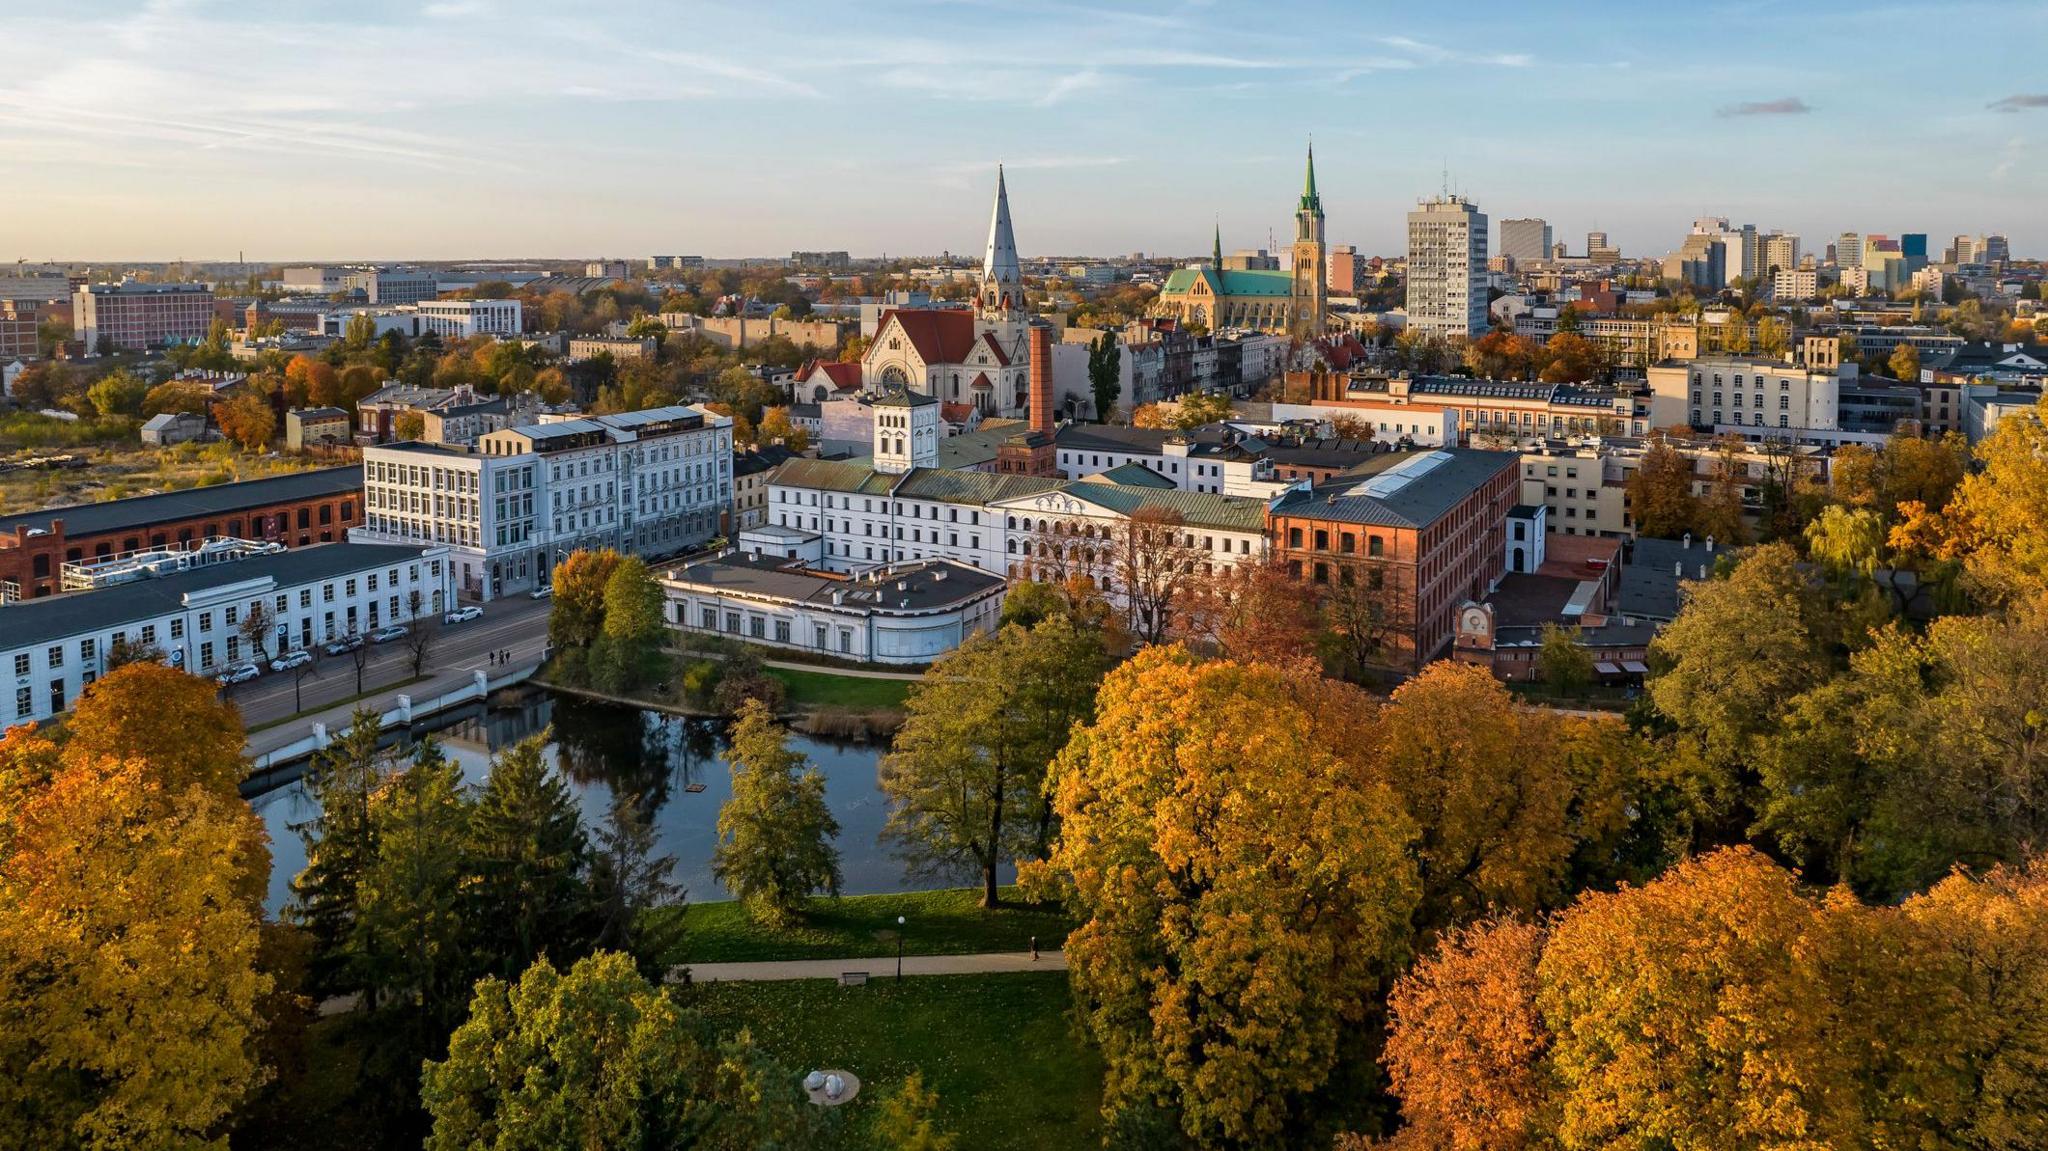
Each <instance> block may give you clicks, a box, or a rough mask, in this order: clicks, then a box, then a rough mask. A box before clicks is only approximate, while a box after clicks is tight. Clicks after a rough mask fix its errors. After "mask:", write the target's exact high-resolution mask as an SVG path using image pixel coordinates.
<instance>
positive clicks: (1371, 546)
mask: <svg viewBox="0 0 2048 1151" xmlns="http://www.w3.org/2000/svg"><path fill="white" fill-rule="evenodd" d="M1365 543H1366V547H1365V554H1367V555H1371V556H1381V555H1385V554H1387V541H1386V540H1384V539H1382V538H1380V537H1379V536H1367V537H1366V540H1365Z"/></svg>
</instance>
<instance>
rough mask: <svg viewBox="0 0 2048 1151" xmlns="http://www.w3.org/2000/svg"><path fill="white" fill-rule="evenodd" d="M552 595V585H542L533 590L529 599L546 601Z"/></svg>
mask: <svg viewBox="0 0 2048 1151" xmlns="http://www.w3.org/2000/svg"><path fill="white" fill-rule="evenodd" d="M553 594H555V585H553V584H551V583H544V584H542V585H540V586H539V587H537V588H535V589H533V594H532V596H531V597H530V598H532V599H546V598H548V597H549V596H551V595H553Z"/></svg>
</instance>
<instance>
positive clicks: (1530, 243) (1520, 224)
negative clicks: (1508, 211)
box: [1499, 216, 1550, 264]
mask: <svg viewBox="0 0 2048 1151" xmlns="http://www.w3.org/2000/svg"><path fill="white" fill-rule="evenodd" d="M1499 254H1500V255H1503V256H1506V257H1508V258H1509V259H1512V260H1513V261H1514V262H1515V263H1517V264H1527V263H1536V262H1538V261H1541V260H1547V259H1549V258H1550V222H1549V221H1548V220H1540V219H1537V218H1535V217H1533V216H1532V217H1529V218H1527V219H1521V220H1502V221H1501V222H1500V252H1499Z"/></svg>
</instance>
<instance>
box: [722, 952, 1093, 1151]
mask: <svg viewBox="0 0 2048 1151" xmlns="http://www.w3.org/2000/svg"><path fill="white" fill-rule="evenodd" d="M683 994H684V995H685V997H686V999H687V1000H688V1001H689V1002H690V1003H691V1004H692V1005H693V1006H695V1007H697V1008H698V1009H699V1010H701V1011H703V1012H704V1014H705V1015H706V1016H707V1017H709V1018H710V1019H711V1020H712V1021H713V1022H714V1023H715V1024H716V1026H717V1027H718V1029H719V1030H720V1031H721V1032H736V1031H738V1030H739V1029H740V1028H742V1027H744V1028H746V1029H747V1030H748V1031H749V1032H751V1033H752V1035H753V1037H754V1040H755V1041H756V1042H757V1043H759V1044H760V1045H761V1046H762V1047H763V1048H764V1049H765V1050H766V1051H767V1052H768V1053H769V1054H771V1055H773V1056H775V1058H776V1059H777V1060H779V1061H781V1062H782V1063H783V1064H784V1065H786V1066H787V1067H789V1068H790V1069H792V1070H793V1071H797V1072H804V1071H809V1070H812V1069H814V1068H835V1069H845V1070H848V1071H851V1072H853V1073H854V1074H855V1075H858V1076H859V1077H860V1080H861V1093H860V1096H859V1098H857V1099H855V1100H854V1101H853V1102H852V1103H850V1104H848V1105H847V1111H848V1114H847V1116H846V1118H847V1121H848V1126H849V1127H850V1128H858V1127H861V1126H863V1125H865V1123H866V1122H868V1117H869V1116H871V1115H872V1114H873V1113H874V1102H875V1101H878V1100H879V1098H880V1097H881V1096H883V1095H885V1094H886V1093H888V1092H889V1091H891V1090H893V1089H894V1088H895V1086H896V1085H897V1084H898V1083H900V1082H902V1080H903V1077H904V1076H905V1075H908V1074H909V1073H910V1072H911V1071H913V1070H916V1071H920V1072H922V1073H923V1075H924V1081H925V1085H926V1086H927V1087H929V1088H931V1089H932V1090H934V1091H936V1092H937V1093H938V1096H939V1123H940V1125H941V1126H942V1127H944V1128H945V1129H946V1130H948V1131H951V1132H953V1133H954V1134H955V1135H957V1136H958V1139H959V1146H960V1147H961V1148H962V1151H965V1149H967V1148H974V1149H975V1151H1004V1149H1007V1148H1017V1149H1019V1151H1023V1149H1029V1151H1083V1149H1089V1148H1094V1147H1097V1146H1100V1144H1101V1134H1100V1131H1099V1126H1098V1122H1099V1111H1100V1108H1101V1105H1102V1063H1101V1060H1100V1058H1099V1057H1098V1056H1097V1055H1096V1053H1095V1052H1094V1050H1093V1049H1091V1048H1089V1047H1088V1046H1086V1045H1085V1044H1083V1043H1082V1042H1081V1041H1080V1040H1079V1039H1077V1038H1076V1037H1075V1035H1074V1034H1073V1031H1072V1030H1071V1028H1070V1027H1069V1025H1068V1021H1067V1018H1066V1014H1065V1013H1066V1010H1067V1006H1068V1003H1069V1002H1070V1000H1069V998H1068V992H1067V981H1066V977H1065V976H1064V975H1060V974H1058V973H1054V972H1046V973H1042V974H1040V973H1029V974H1018V975H943V976H936V975H934V976H924V977H922V978H918V979H907V980H904V981H903V982H901V983H898V982H896V981H894V980H881V981H878V982H875V983H870V984H867V985H866V986H863V987H841V986H839V985H838V984H836V983H831V982H828V981H825V980H818V979H802V980H792V981H788V982H778V983H719V984H699V985H697V986H696V987H695V988H692V989H690V990H688V991H686V992H684V993H683ZM856 1145H857V1144H856Z"/></svg>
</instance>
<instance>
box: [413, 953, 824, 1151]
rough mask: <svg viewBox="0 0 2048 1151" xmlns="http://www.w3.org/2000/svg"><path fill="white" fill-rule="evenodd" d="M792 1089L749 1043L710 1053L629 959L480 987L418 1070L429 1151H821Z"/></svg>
mask: <svg viewBox="0 0 2048 1151" xmlns="http://www.w3.org/2000/svg"><path fill="white" fill-rule="evenodd" d="M798 1082H799V1080H798V1076H797V1075H796V1073H795V1072H792V1071H789V1070H786V1069H784V1068H781V1067H778V1066H776V1065H775V1064H774V1063H773V1062H772V1061H770V1060H769V1059H768V1058H767V1057H766V1056H764V1055H762V1054H761V1053H760V1052H759V1051H758V1050H756V1049H755V1048H754V1047H753V1045H752V1043H751V1041H750V1040H749V1039H748V1038H747V1037H746V1036H745V1035H744V1034H742V1035H741V1036H740V1037H739V1038H736V1039H732V1040H728V1041H726V1042H724V1043H720V1042H718V1041H716V1040H715V1039H713V1038H712V1037H711V1036H710V1035H709V1033H708V1029H707V1028H706V1027H705V1026H704V1025H703V1023H702V1022H701V1021H699V1020H698V1019H697V1018H696V1017H695V1016H693V1015H692V1014H691V1013H690V1012H688V1011H686V1010H684V1009H683V1008H681V1007H679V1006H678V1005H677V1004H676V1003H675V1001H674V1000H673V999H671V998H670V997H669V996H668V994H667V993H666V992H665V991H663V990H662V989H661V988H659V987H657V986H654V985H652V984H650V983H648V982H647V980H646V979H644V978H642V977H641V975H640V974H639V973H638V972H637V971H635V970H634V969H633V963H632V961H631V960H630V959H628V958H626V957H625V956H623V955H619V954H616V953H612V952H603V953H599V954H597V955H593V956H591V957H589V958H588V959H584V960H582V961H581V962H579V963H577V964H576V965H575V966H574V967H571V968H570V969H569V970H568V971H567V972H566V973H564V972H559V971H557V970H556V968H555V967H554V965H553V964H551V963H549V962H548V961H547V960H546V959H542V960H539V961H537V962H535V963H534V964H533V966H531V967H529V968H527V970H526V972H525V973H524V974H523V975H521V976H520V978H519V981H518V982H517V983H515V984H506V983H504V982H502V981H500V980H497V979H485V980H482V981H481V982H479V983H478V984H477V985H476V991H475V994H474V995H473V996H472V997H471V999H470V1002H469V1018H468V1019H467V1020H466V1021H465V1022H464V1023H463V1024H462V1025H461V1026H460V1027H458V1028H456V1030H455V1033H454V1035H452V1036H450V1037H449V1040H448V1055H447V1058H445V1059H442V1060H439V1061H434V1062H429V1063H428V1064H427V1065H426V1072H425V1075H424V1077H423V1083H422V1089H421V1098H422V1101H423V1102H424V1103H425V1105H426V1109H427V1113H428V1115H430V1116H431V1117H432V1119H433V1133H432V1134H431V1135H430V1136H429V1137H428V1139H427V1141H426V1146H427V1148H428V1149H429V1151H459V1149H467V1148H473V1147H483V1146H488V1147H491V1148H493V1149H495V1151H553V1149H555V1148H562V1147H616V1148H657V1147H733V1148H741V1147H753V1148H768V1147H806V1146H818V1145H820V1141H821V1140H822V1139H823V1138H824V1131H823V1127H822V1126H821V1124H822V1122H823V1120H822V1116H821V1112H820V1111H819V1109H818V1108H815V1107H812V1106H811V1105H810V1103H809V1102H808V1101H807V1100H806V1099H805V1098H804V1096H803V1093H802V1092H801V1091H800V1090H799V1089H798Z"/></svg>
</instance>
